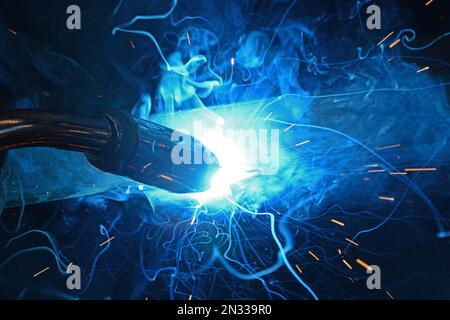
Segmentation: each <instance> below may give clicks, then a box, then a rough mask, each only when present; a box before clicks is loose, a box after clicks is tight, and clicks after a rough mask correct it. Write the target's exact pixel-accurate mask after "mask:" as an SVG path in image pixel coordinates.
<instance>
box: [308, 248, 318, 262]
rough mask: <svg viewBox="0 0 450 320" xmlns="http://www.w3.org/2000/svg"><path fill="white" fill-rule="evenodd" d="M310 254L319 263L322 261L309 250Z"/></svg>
mask: <svg viewBox="0 0 450 320" xmlns="http://www.w3.org/2000/svg"><path fill="white" fill-rule="evenodd" d="M308 253H309V254H310V255H311V256H312V257H313V258H314V259H316V260H317V261H320V259H319V257H317V256H316V255H315V254H314V253H312V252H311V251H309V250H308Z"/></svg>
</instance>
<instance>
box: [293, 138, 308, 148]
mask: <svg viewBox="0 0 450 320" xmlns="http://www.w3.org/2000/svg"><path fill="white" fill-rule="evenodd" d="M309 141H310V140H306V141H302V142H299V143H297V144H296V145H295V146H296V147H298V146H301V145H303V144H307V143H309Z"/></svg>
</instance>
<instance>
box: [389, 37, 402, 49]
mask: <svg viewBox="0 0 450 320" xmlns="http://www.w3.org/2000/svg"><path fill="white" fill-rule="evenodd" d="M399 42H400V39H397V40H395V41H394V42H392V43H391V44H390V45H389V49H392V48H393V47H395V46H396V45H397V44H398V43H399Z"/></svg>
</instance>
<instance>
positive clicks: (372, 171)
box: [367, 169, 386, 173]
mask: <svg viewBox="0 0 450 320" xmlns="http://www.w3.org/2000/svg"><path fill="white" fill-rule="evenodd" d="M367 172H368V173H376V172H386V170H383V169H377V170H369V171H367Z"/></svg>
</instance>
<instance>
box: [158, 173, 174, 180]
mask: <svg viewBox="0 0 450 320" xmlns="http://www.w3.org/2000/svg"><path fill="white" fill-rule="evenodd" d="M158 178H163V179H166V180H169V181H173V179H172V178H171V177H168V176H166V175H164V174H160V175H158Z"/></svg>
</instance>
